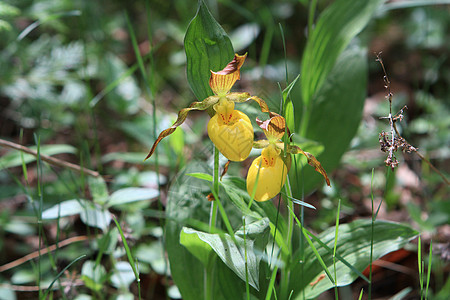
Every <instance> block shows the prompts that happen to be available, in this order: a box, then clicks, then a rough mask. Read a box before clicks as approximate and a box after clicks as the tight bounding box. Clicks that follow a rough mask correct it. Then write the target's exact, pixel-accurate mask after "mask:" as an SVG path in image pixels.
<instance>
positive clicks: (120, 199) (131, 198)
mask: <svg viewBox="0 0 450 300" xmlns="http://www.w3.org/2000/svg"><path fill="white" fill-rule="evenodd" d="M158 196H159V191H158V189H151V188H136V187H129V188H124V189H121V190H118V191H116V192H114V193H112V194H111V197H110V198H109V201H108V202H107V205H108V206H114V205H121V204H126V203H130V202H135V201H143V200H149V199H154V198H156V197H158Z"/></svg>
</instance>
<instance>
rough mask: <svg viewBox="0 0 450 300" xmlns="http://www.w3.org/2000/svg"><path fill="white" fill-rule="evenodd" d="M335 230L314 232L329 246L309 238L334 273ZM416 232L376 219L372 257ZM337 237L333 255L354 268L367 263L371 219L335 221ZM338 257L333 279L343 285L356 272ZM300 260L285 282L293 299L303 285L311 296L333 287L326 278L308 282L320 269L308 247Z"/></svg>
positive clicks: (299, 295) (401, 243)
mask: <svg viewBox="0 0 450 300" xmlns="http://www.w3.org/2000/svg"><path fill="white" fill-rule="evenodd" d="M335 230H336V229H335V227H330V228H328V229H327V230H326V231H324V232H323V233H321V234H319V235H318V238H319V239H320V240H321V241H322V242H323V243H324V244H326V245H327V246H328V248H329V249H326V248H324V247H322V246H321V245H320V244H319V243H318V242H317V241H316V240H314V241H313V244H314V246H315V247H316V249H317V250H318V252H319V254H320V256H321V257H322V259H323V261H324V262H325V265H326V266H327V268H328V270H329V272H330V273H331V274H334V267H333V247H334V242H335V239H334V236H335ZM417 234H418V233H417V231H415V230H413V229H411V228H410V227H408V226H406V225H402V224H399V223H394V222H387V221H376V222H375V224H374V233H373V259H374V260H375V259H378V258H380V257H382V256H383V255H386V254H387V253H389V252H392V251H395V250H398V249H400V248H402V247H403V246H404V245H405V244H406V243H408V242H409V241H410V240H411V239H413V238H414V237H415V236H416V235H417ZM338 237H339V238H338V241H337V250H336V253H337V255H339V257H341V258H342V259H345V260H346V261H347V262H348V263H349V264H350V265H352V266H353V267H354V268H355V269H356V270H358V271H360V272H362V271H363V270H364V269H365V268H366V267H367V266H368V265H369V256H370V244H371V220H362V219H361V220H356V221H354V222H352V223H349V224H343V225H339V235H338ZM339 257H338V258H337V259H336V271H337V272H336V273H337V274H338V278H337V279H336V282H337V285H338V286H345V285H348V284H350V283H352V282H353V281H354V280H355V279H356V278H357V277H358V275H357V274H356V273H355V272H354V271H352V270H351V269H350V268H349V267H348V266H346V265H345V264H344V263H343V262H342V261H341V260H339ZM304 262H305V263H304V265H303V268H302V265H301V264H300V263H299V262H297V263H295V264H294V265H293V266H292V270H291V280H290V283H289V284H290V288H292V289H293V290H294V297H293V299H303V292H301V291H302V289H304V292H305V296H306V299H312V298H315V297H317V296H318V295H320V294H321V293H322V292H324V291H326V290H328V289H330V288H333V287H334V285H333V284H332V282H331V281H330V280H329V279H328V278H324V279H323V280H321V281H319V282H318V283H317V284H316V285H314V286H313V287H312V286H311V285H310V283H311V282H314V281H315V280H316V279H317V278H318V277H319V276H320V275H321V274H322V273H323V271H322V268H321V266H320V265H319V262H318V261H317V260H316V259H315V254H314V252H313V250H312V249H311V248H310V247H308V248H307V249H306V250H305V260H304Z"/></svg>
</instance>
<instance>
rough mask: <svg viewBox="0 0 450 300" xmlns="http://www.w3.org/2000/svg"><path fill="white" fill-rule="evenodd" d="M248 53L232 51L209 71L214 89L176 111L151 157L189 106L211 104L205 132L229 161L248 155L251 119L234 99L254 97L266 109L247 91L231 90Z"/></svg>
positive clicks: (197, 107) (203, 107)
mask: <svg viewBox="0 0 450 300" xmlns="http://www.w3.org/2000/svg"><path fill="white" fill-rule="evenodd" d="M246 57H247V54H244V55H238V54H235V56H234V58H233V60H232V61H231V62H230V63H228V65H227V66H226V67H225V68H224V69H223V70H221V71H219V72H213V71H211V77H210V80H209V86H210V87H211V89H212V91H213V92H214V96H210V97H208V98H206V99H204V100H203V101H201V102H193V103H192V104H191V105H190V106H189V107H187V108H184V109H182V110H180V111H179V112H178V118H177V120H176V121H175V123H173V125H172V126H171V127H169V128H168V129H166V130H164V131H162V132H161V133H160V134H159V136H158V138H157V139H156V141H155V143H154V144H153V146H152V148H151V150H150V152H149V154H148V155H147V157H146V158H145V159H148V158H150V156H152V154H153V152H154V151H155V149H156V146H157V145H158V143H159V142H160V141H161V140H162V139H163V138H165V137H166V136H168V135H170V134H172V133H173V132H174V131H175V129H177V127H178V126H180V125H181V124H183V122H184V121H185V120H186V117H187V114H188V113H189V111H191V110H206V109H210V108H213V110H212V112H213V113H214V115H213V116H212V117H211V119H210V120H209V122H208V136H209V138H210V139H211V141H212V142H213V143H214V145H215V146H216V147H217V148H218V149H219V151H220V152H221V153H222V154H223V155H224V156H225V157H226V158H228V159H229V160H231V161H243V160H244V159H246V158H247V156H248V155H249V153H250V151H251V149H252V145H253V127H252V125H251V122H250V119H249V118H248V117H247V115H246V114H244V113H243V112H241V111H239V110H236V109H234V103H235V102H245V101H248V100H254V101H256V102H257V103H258V104H259V106H260V109H261V111H262V112H269V108H268V106H267V104H266V103H265V102H264V101H263V100H262V99H260V98H258V97H256V96H250V94H249V93H231V92H230V90H231V88H232V87H233V85H234V83H235V82H236V81H237V80H239V79H240V68H241V67H242V65H243V64H244V61H245V58H246Z"/></svg>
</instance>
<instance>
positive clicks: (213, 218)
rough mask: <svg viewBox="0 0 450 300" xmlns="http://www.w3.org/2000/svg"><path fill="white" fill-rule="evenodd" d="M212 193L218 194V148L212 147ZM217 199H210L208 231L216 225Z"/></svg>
mask: <svg viewBox="0 0 450 300" xmlns="http://www.w3.org/2000/svg"><path fill="white" fill-rule="evenodd" d="M213 189H214V191H213V194H215V195H217V196H218V195H219V150H218V149H217V148H216V147H214V171H213ZM217 210H218V205H217V201H211V214H210V217H209V232H212V231H213V230H214V228H215V227H216V222H217Z"/></svg>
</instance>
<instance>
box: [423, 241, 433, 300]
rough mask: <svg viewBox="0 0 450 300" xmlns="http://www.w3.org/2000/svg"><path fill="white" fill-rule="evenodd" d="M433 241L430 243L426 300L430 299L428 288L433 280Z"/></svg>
mask: <svg viewBox="0 0 450 300" xmlns="http://www.w3.org/2000/svg"><path fill="white" fill-rule="evenodd" d="M432 254H433V241H430V252H429V256H428V272H427V287H426V288H425V299H428V287H429V285H430V278H431V260H432V257H433V255H432Z"/></svg>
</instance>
